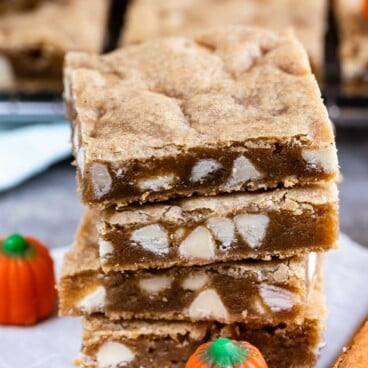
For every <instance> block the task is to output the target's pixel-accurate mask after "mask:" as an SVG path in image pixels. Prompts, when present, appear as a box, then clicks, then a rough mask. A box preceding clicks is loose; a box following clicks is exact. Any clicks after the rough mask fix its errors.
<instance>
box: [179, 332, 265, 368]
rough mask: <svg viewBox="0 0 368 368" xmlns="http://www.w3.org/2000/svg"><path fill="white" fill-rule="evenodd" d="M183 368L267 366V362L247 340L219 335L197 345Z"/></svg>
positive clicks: (262, 367) (258, 367)
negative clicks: (237, 339) (214, 338)
mask: <svg viewBox="0 0 368 368" xmlns="http://www.w3.org/2000/svg"><path fill="white" fill-rule="evenodd" d="M185 368H267V363H266V361H265V360H264V358H263V356H262V354H261V353H260V351H259V350H258V349H257V348H256V347H255V346H253V345H251V344H249V343H248V342H246V341H235V340H229V339H226V338H224V337H220V338H219V339H217V340H216V341H213V342H207V343H205V344H202V345H201V346H199V347H198V349H197V350H196V351H195V353H194V354H193V355H192V356H191V357H190V358H189V360H188V362H187V364H186V365H185Z"/></svg>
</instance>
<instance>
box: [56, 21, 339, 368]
mask: <svg viewBox="0 0 368 368" xmlns="http://www.w3.org/2000/svg"><path fill="white" fill-rule="evenodd" d="M64 97H65V102H66V107H67V115H68V118H69V119H70V121H71V124H72V131H73V134H72V136H73V139H72V141H73V151H74V155H75V158H76V165H77V169H78V182H79V190H80V192H81V194H82V198H83V202H84V203H85V204H87V205H88V206H89V208H88V210H87V211H86V213H85V215H84V217H83V219H82V221H81V225H80V228H79V230H78V232H77V235H76V239H75V242H74V244H73V246H72V248H71V250H70V252H69V253H68V254H67V255H66V257H65V261H64V265H63V270H62V278H61V283H60V285H59V292H60V299H61V306H60V310H61V314H62V315H74V316H84V320H83V328H84V334H83V342H82V351H81V355H80V357H79V358H78V359H77V361H76V365H77V366H78V367H83V368H87V367H96V368H97V367H98V368H120V367H134V368H140V367H178V368H179V367H184V365H185V361H186V360H187V359H188V357H189V355H190V354H191V353H192V352H193V351H194V350H195V348H196V347H197V346H198V345H199V344H201V343H202V342H205V341H209V340H213V339H215V338H217V337H218V336H224V337H230V338H233V339H237V340H247V341H249V342H251V343H253V344H255V345H256V346H257V347H258V348H259V349H260V350H261V352H262V353H263V355H264V356H265V359H266V361H267V362H268V365H269V367H270V368H290V367H298V368H307V367H308V368H311V367H314V364H315V362H316V359H317V357H318V348H319V346H320V342H321V335H322V332H323V326H324V315H325V308H324V300H323V295H322V292H321V283H322V259H321V257H322V256H321V253H322V252H325V251H327V250H329V249H332V248H334V247H335V245H336V241H337V235H338V203H337V201H338V199H337V189H336V186H335V183H334V180H335V179H336V177H337V175H338V165H337V158H336V148H335V143H334V136H333V129H332V125H331V123H330V121H329V118H328V115H327V111H326V109H325V107H324V105H323V102H322V100H321V97H320V92H319V89H318V85H317V82H316V80H315V78H314V76H313V74H312V73H311V68H310V64H309V61H308V57H307V54H306V52H305V50H304V48H303V47H302V46H301V44H300V43H299V42H298V41H297V40H296V39H295V37H294V36H293V34H292V33H291V32H282V33H280V34H276V33H272V32H269V31H266V30H262V29H258V28H250V27H243V26H229V27H225V28H217V29H213V30H208V31H206V32H204V33H202V34H200V35H198V36H195V37H171V38H161V39H154V40H151V41H147V42H144V43H141V44H139V45H135V46H127V47H125V48H123V49H120V50H117V51H115V52H113V53H111V54H107V55H104V56H98V55H93V54H87V53H70V54H68V55H67V57H66V62H65V90H64Z"/></svg>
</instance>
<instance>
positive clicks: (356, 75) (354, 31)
mask: <svg viewBox="0 0 368 368" xmlns="http://www.w3.org/2000/svg"><path fill="white" fill-rule="evenodd" d="M334 1H335V13H336V18H337V24H338V28H339V31H340V64H341V72H342V80H343V87H344V92H345V93H346V94H348V95H368V19H366V18H365V17H364V14H363V1H360V0H334Z"/></svg>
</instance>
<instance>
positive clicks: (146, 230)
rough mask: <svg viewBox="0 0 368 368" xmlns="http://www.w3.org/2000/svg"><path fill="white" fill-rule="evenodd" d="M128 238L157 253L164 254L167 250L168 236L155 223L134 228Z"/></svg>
mask: <svg viewBox="0 0 368 368" xmlns="http://www.w3.org/2000/svg"><path fill="white" fill-rule="evenodd" d="M130 240H131V241H132V242H133V243H136V244H138V245H140V246H141V247H142V248H144V249H146V250H149V251H150V252H152V253H155V254H157V255H164V254H167V253H168V252H169V238H168V236H167V233H166V231H165V230H164V229H163V228H162V227H161V226H160V225H157V224H154V225H148V226H145V227H142V228H140V229H137V230H135V231H134V232H133V233H132V236H131V237H130Z"/></svg>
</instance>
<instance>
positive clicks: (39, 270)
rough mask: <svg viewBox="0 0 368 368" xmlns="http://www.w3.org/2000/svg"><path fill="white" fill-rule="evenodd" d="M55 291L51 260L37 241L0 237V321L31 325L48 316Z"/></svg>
mask: <svg viewBox="0 0 368 368" xmlns="http://www.w3.org/2000/svg"><path fill="white" fill-rule="evenodd" d="M55 303H56V290H55V276H54V265H53V260H52V258H51V256H50V254H49V251H48V249H47V248H46V247H45V246H44V245H43V244H41V243H40V242H39V241H38V240H36V239H34V238H31V237H22V236H21V235H18V234H13V235H11V236H9V237H8V238H6V239H0V324H4V325H31V324H34V323H36V322H37V321H40V320H42V319H44V318H46V317H48V316H49V315H51V314H52V313H53V311H54V309H55Z"/></svg>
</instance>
